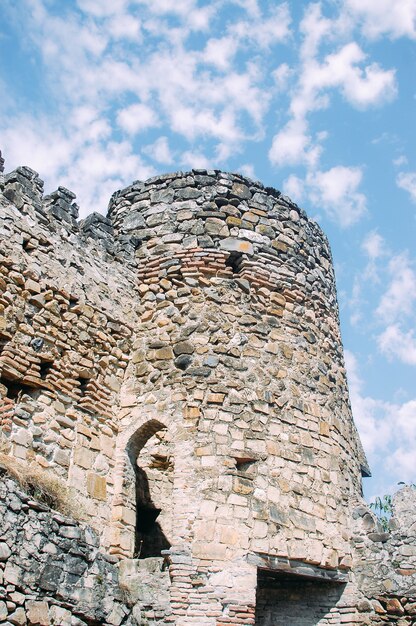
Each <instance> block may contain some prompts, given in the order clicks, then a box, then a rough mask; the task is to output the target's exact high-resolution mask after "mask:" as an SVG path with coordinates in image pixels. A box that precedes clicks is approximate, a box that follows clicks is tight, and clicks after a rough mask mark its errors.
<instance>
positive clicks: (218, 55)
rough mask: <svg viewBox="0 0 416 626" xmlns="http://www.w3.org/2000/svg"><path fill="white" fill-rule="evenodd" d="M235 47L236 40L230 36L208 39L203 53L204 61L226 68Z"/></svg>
mask: <svg viewBox="0 0 416 626" xmlns="http://www.w3.org/2000/svg"><path fill="white" fill-rule="evenodd" d="M237 48H238V42H237V41H236V39H233V38H232V37H221V38H220V39H209V40H208V42H207V45H206V47H205V50H204V53H203V56H204V61H205V63H210V64H212V65H215V66H216V67H218V68H219V69H222V70H226V69H228V68H229V67H230V65H231V62H232V60H233V57H234V55H235V54H236V52H237Z"/></svg>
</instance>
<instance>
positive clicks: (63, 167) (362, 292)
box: [0, 0, 416, 498]
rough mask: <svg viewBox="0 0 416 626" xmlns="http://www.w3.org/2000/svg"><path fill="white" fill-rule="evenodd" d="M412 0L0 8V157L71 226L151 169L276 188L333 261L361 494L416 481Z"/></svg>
mask: <svg viewBox="0 0 416 626" xmlns="http://www.w3.org/2000/svg"><path fill="white" fill-rule="evenodd" d="M415 40H416V0H400V2H399V1H396V0H326V1H323V2H320V3H319V2H307V1H304V0H296V1H293V2H279V1H273V0H270V1H268V0H210V1H207V0H65V2H61V1H59V0H18V1H16V0H3V1H2V13H1V18H0V92H1V97H0V147H1V148H2V149H3V152H4V156H5V157H6V170H7V171H8V170H11V169H13V168H14V167H15V166H17V165H23V164H24V165H29V166H31V167H33V168H34V169H36V170H37V171H39V172H40V174H41V176H42V178H44V180H45V187H46V191H47V192H50V191H52V190H53V189H55V188H56V187H57V186H58V185H59V184H63V185H65V186H67V187H69V188H70V189H71V190H73V191H74V192H75V193H76V194H77V196H78V201H79V204H80V206H81V215H84V216H85V215H87V214H88V213H89V212H91V211H92V210H97V211H100V212H105V210H106V206H107V202H108V199H109V196H110V195H111V193H112V192H113V191H114V190H116V189H118V188H120V187H122V186H124V185H127V184H128V183H130V182H131V181H132V180H135V179H145V178H147V177H149V176H152V175H154V174H155V173H158V172H167V171H175V170H179V169H182V170H183V169H190V168H192V167H196V168H201V167H206V166H209V167H217V168H221V169H224V170H229V171H237V172H241V173H243V174H246V175H248V176H250V177H252V178H256V179H259V180H261V181H262V182H263V183H265V184H266V185H269V186H274V187H276V188H277V189H281V190H283V191H284V192H285V193H287V194H288V195H290V196H291V197H292V198H293V199H294V200H295V201H296V202H297V203H298V204H300V205H301V206H302V207H304V208H305V209H306V211H307V212H308V214H309V215H310V216H312V217H314V218H315V219H316V220H317V221H318V222H319V223H320V224H321V226H322V227H323V229H324V231H325V232H326V233H327V235H328V237H329V239H330V242H331V245H332V249H333V255H334V262H335V266H336V272H337V280H338V293H339V301H340V309H341V319H342V333H343V339H344V345H345V349H346V358H347V366H348V373H349V381H350V392H351V398H352V404H353V410H354V416H355V420H356V422H357V425H358V428H359V430H360V432H361V437H362V439H363V443H364V446H365V449H366V451H367V455H368V457H369V460H370V464H371V466H372V470H373V475H374V477H373V478H372V479H366V485H367V486H366V493H367V495H368V496H369V497H370V498H371V497H372V496H374V495H376V494H383V493H385V492H386V491H388V490H391V489H392V488H394V487H395V485H396V484H397V482H398V481H405V482H412V481H414V482H416V469H415V468H416V463H415V460H416V377H415V371H416V331H415V316H416V246H415V242H416V151H415V146H416V123H415V122H416V119H415V104H416V101H415V98H416V71H415V70H416V47H415Z"/></svg>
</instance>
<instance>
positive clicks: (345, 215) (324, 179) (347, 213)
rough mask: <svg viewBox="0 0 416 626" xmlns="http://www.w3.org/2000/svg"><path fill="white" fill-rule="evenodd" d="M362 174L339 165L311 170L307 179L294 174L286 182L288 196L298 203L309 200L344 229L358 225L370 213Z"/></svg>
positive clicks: (285, 187) (356, 169)
mask: <svg viewBox="0 0 416 626" xmlns="http://www.w3.org/2000/svg"><path fill="white" fill-rule="evenodd" d="M361 179H362V171H361V169H360V168H358V167H345V166H342V165H337V166H335V167H332V168H331V169H329V170H326V171H320V170H313V171H309V172H308V173H307V175H306V178H305V179H304V180H302V179H301V178H299V177H297V176H294V175H291V176H290V177H289V178H288V179H287V180H286V181H285V183H284V189H285V193H287V194H288V195H290V196H291V197H293V198H294V199H295V200H296V201H297V202H301V201H302V200H304V199H305V198H307V199H308V201H309V202H311V203H312V204H313V206H315V207H317V208H320V209H322V210H323V211H324V212H325V214H326V215H327V216H328V217H329V218H330V219H331V220H332V221H334V222H336V223H337V224H339V226H341V228H345V227H348V226H351V225H352V224H355V223H356V222H357V221H358V220H359V219H360V218H361V217H362V216H363V215H364V214H365V212H366V210H367V200H366V197H365V195H364V194H363V193H361V192H360V191H359V186H360V183H361Z"/></svg>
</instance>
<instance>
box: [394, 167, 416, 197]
mask: <svg viewBox="0 0 416 626" xmlns="http://www.w3.org/2000/svg"><path fill="white" fill-rule="evenodd" d="M396 183H397V185H398V186H399V187H400V188H401V189H404V190H405V191H407V192H408V193H409V194H410V197H411V199H412V201H413V202H416V172H400V173H399V174H398V176H397V178H396Z"/></svg>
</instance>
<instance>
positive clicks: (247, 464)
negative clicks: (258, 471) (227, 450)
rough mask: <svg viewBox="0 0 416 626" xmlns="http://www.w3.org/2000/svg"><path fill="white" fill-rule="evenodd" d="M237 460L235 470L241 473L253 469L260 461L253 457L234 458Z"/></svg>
mask: <svg viewBox="0 0 416 626" xmlns="http://www.w3.org/2000/svg"><path fill="white" fill-rule="evenodd" d="M234 460H235V468H236V470H237V471H239V472H246V471H247V470H249V469H251V468H252V467H253V465H254V463H257V461H258V459H254V458H253V457H249V456H244V457H237V456H236V457H234Z"/></svg>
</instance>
